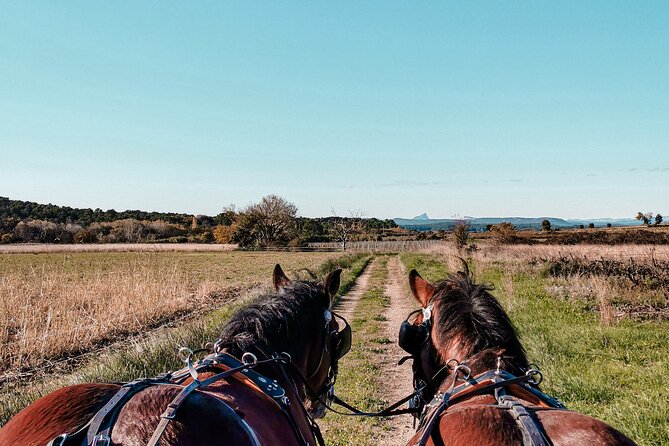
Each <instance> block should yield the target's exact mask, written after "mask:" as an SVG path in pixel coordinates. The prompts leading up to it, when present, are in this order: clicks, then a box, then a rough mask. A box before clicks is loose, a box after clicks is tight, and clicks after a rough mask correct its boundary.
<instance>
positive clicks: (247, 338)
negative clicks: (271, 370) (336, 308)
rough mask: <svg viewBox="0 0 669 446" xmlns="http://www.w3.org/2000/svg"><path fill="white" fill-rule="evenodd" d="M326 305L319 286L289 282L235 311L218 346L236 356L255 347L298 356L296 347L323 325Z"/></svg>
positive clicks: (326, 302) (306, 282)
mask: <svg viewBox="0 0 669 446" xmlns="http://www.w3.org/2000/svg"><path fill="white" fill-rule="evenodd" d="M328 306H329V298H328V296H327V294H326V291H325V287H324V285H323V284H322V283H320V282H315V281H306V280H304V281H295V282H290V283H289V284H287V285H285V286H283V287H281V288H280V289H279V290H278V291H272V292H267V293H265V294H263V295H261V296H260V297H259V298H258V299H257V300H255V301H254V302H253V303H251V304H250V305H248V306H246V307H244V308H241V309H239V310H237V311H236V312H235V313H234V314H233V315H232V316H231V317H230V320H229V321H228V323H227V324H226V325H225V326H224V327H223V329H222V332H221V336H220V339H221V346H222V347H223V348H225V349H226V350H227V351H228V353H230V354H231V355H233V356H237V357H240V356H241V355H242V354H243V353H245V352H247V351H250V350H251V349H252V347H254V346H257V347H260V348H262V349H263V350H265V351H266V352H267V353H270V352H283V351H285V352H288V353H290V354H295V353H298V352H296V351H294V349H295V347H296V346H297V345H303V342H304V341H305V340H306V338H307V337H311V336H313V335H314V333H316V331H317V330H318V327H319V326H321V325H323V323H324V320H323V311H324V310H325V309H326V308H328Z"/></svg>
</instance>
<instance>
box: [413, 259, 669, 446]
mask: <svg viewBox="0 0 669 446" xmlns="http://www.w3.org/2000/svg"><path fill="white" fill-rule="evenodd" d="M401 257H402V261H404V262H405V265H407V269H410V268H414V267H417V266H415V265H418V266H421V267H423V268H424V271H426V273H425V275H424V277H426V278H429V280H435V279H437V278H441V277H443V276H444V274H443V273H444V272H445V267H444V268H443V269H442V270H440V268H439V267H438V266H436V265H434V262H436V261H437V259H436V258H435V257H433V256H429V255H413V254H412V255H402V256H401ZM476 266H477V268H476V269H477V280H479V281H483V282H489V283H492V284H494V285H495V287H496V290H495V291H493V294H494V295H495V296H496V297H497V298H498V299H499V300H500V302H501V303H502V305H503V306H504V308H505V309H506V310H507V312H508V313H509V316H510V317H511V320H512V321H513V322H514V324H515V325H516V327H517V329H518V332H519V335H520V337H521V341H522V343H523V345H524V346H525V348H526V349H527V353H528V358H529V360H530V361H531V362H534V363H536V364H538V365H539V366H540V368H541V370H542V372H543V374H544V383H543V384H542V389H543V390H544V391H545V392H547V393H548V394H550V395H553V396H555V397H557V398H559V399H560V400H562V401H563V402H564V403H565V404H566V405H567V407H568V408H569V409H571V410H575V411H578V412H582V413H585V414H588V415H591V416H593V417H596V418H599V419H601V420H603V421H605V422H606V423H608V424H610V425H612V426H614V427H615V428H617V429H619V430H620V431H622V432H623V433H625V434H626V435H628V436H629V437H630V438H632V439H633V440H635V441H636V442H638V443H639V444H640V445H648V446H650V445H662V444H669V411H667V406H669V390H668V389H669V385H668V384H667V381H668V380H669V322H667V321H664V322H643V323H640V322H634V321H630V320H624V321H621V322H618V323H617V324H615V325H613V326H604V325H602V323H601V322H600V318H599V316H598V315H597V314H596V313H594V312H592V311H590V310H589V309H588V308H586V307H584V306H583V305H579V304H574V303H570V302H568V301H563V300H557V299H555V298H553V297H551V296H550V295H549V293H548V292H547V291H546V288H545V287H546V285H547V283H548V282H547V280H548V279H546V278H544V277H542V276H541V274H540V273H538V272H537V273H534V272H532V271H531V270H529V269H527V271H519V270H518V269H517V268H514V267H513V266H511V265H505V264H503V263H497V264H494V265H491V266H488V267H485V266H484V265H476ZM417 269H418V271H419V272H420V273H421V274H423V270H421V269H420V268H417ZM509 274H512V276H511V277H512V280H513V285H512V286H508V283H509V278H508V275H509ZM505 276H506V277H505ZM507 288H509V289H507Z"/></svg>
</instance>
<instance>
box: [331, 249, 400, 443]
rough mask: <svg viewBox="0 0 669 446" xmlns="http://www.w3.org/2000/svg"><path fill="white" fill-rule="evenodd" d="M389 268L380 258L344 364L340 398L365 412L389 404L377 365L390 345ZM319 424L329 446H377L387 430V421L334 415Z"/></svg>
mask: <svg viewBox="0 0 669 446" xmlns="http://www.w3.org/2000/svg"><path fill="white" fill-rule="evenodd" d="M386 264H387V258H386V257H380V258H379V260H378V264H377V265H376V270H375V271H374V273H373V274H372V276H371V277H370V288H369V290H368V291H367V292H366V293H365V294H364V295H363V296H362V298H361V300H360V301H359V302H358V305H357V307H356V310H355V317H354V318H353V320H352V322H351V328H352V329H353V345H352V347H351V351H350V352H349V353H348V355H346V356H345V357H344V358H343V359H342V361H341V362H340V368H339V376H338V378H337V387H336V389H337V395H338V396H339V397H340V398H342V399H344V400H345V401H347V402H348V403H350V404H352V405H353V406H355V407H358V408H360V409H361V410H363V411H378V410H380V409H382V408H383V406H384V404H385V403H386V401H385V400H384V394H383V390H382V389H383V382H382V378H381V377H380V376H379V366H378V365H377V364H378V363H379V360H380V356H381V355H383V354H384V350H383V349H382V348H380V347H381V346H382V345H383V344H386V343H387V342H389V341H388V339H387V338H385V337H382V336H381V334H382V333H383V319H382V318H381V317H380V316H381V314H382V313H383V312H384V311H385V309H386V308H387V307H388V305H389V300H388V298H387V297H386V296H385V295H384V289H385V282H386V278H387V275H388V271H387V268H386ZM319 424H320V425H321V427H322V429H323V432H324V436H325V441H326V443H327V444H328V445H331V446H344V445H346V446H358V445H359V446H362V445H369V444H374V443H375V442H376V440H377V439H378V438H379V436H380V433H381V432H382V431H383V429H384V420H383V419H379V418H357V417H345V416H341V415H336V414H333V413H328V415H327V416H326V417H325V418H324V419H323V420H322V421H321V422H319Z"/></svg>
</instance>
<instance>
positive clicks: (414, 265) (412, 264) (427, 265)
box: [400, 252, 448, 282]
mask: <svg viewBox="0 0 669 446" xmlns="http://www.w3.org/2000/svg"><path fill="white" fill-rule="evenodd" d="M400 261H401V262H402V263H404V266H405V268H406V270H407V273H408V272H409V271H411V270H412V269H415V270H416V271H418V274H420V275H421V277H422V278H423V279H425V280H427V281H429V282H436V281H437V280H441V279H444V278H445V277H446V274H448V269H447V268H446V265H444V264H443V263H442V262H441V261H439V259H438V258H436V257H434V256H431V255H425V254H415V253H408V252H405V253H402V254H400Z"/></svg>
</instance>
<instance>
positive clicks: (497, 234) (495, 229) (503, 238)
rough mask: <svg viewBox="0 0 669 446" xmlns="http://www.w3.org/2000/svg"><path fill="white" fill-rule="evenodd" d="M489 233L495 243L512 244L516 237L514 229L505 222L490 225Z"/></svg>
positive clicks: (516, 233) (516, 231) (516, 232)
mask: <svg viewBox="0 0 669 446" xmlns="http://www.w3.org/2000/svg"><path fill="white" fill-rule="evenodd" d="M490 232H492V233H493V240H495V241H496V242H497V243H513V242H514V241H515V240H516V239H517V237H518V230H517V229H516V227H515V226H514V225H512V224H511V223H509V222H506V221H504V222H502V223H498V224H496V225H492V228H490Z"/></svg>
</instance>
